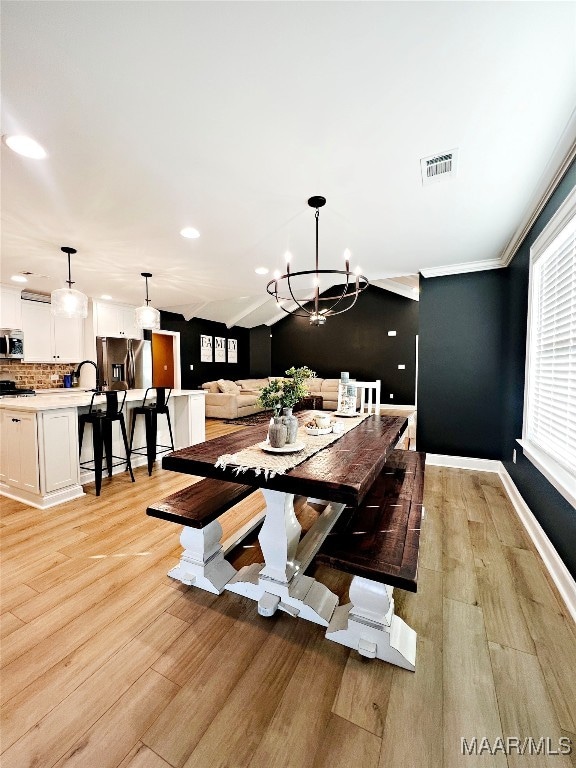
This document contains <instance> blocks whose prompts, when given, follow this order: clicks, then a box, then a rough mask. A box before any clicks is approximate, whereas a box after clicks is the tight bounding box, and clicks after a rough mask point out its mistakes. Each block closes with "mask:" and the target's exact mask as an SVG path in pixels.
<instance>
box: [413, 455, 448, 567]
mask: <svg viewBox="0 0 576 768" xmlns="http://www.w3.org/2000/svg"><path fill="white" fill-rule="evenodd" d="M426 471H428V470H426ZM443 538H444V524H443V515H442V507H441V506H440V505H439V504H438V503H437V502H435V501H430V502H428V503H427V504H425V505H424V516H423V519H422V531H421V533H420V553H419V556H418V557H419V560H418V567H419V568H428V569H429V570H433V571H441V570H442V541H443Z"/></svg>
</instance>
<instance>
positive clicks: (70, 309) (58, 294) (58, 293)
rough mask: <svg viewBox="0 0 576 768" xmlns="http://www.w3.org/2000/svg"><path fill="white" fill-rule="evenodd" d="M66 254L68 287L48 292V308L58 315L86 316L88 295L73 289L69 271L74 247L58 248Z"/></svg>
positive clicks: (74, 250) (74, 251)
mask: <svg viewBox="0 0 576 768" xmlns="http://www.w3.org/2000/svg"><path fill="white" fill-rule="evenodd" d="M60 250H61V251H63V252H64V253H66V254H68V280H66V282H67V283H68V288H57V289H56V290H55V291H52V293H51V294H50V310H51V312H52V314H53V315H57V316H59V317H88V296H86V295H85V294H84V293H80V291H75V290H74V289H73V288H72V286H73V285H74V282H73V280H72V274H71V271H70V256H71V254H73V253H77V251H76V248H70V247H68V246H66V245H64V246H62V248H60Z"/></svg>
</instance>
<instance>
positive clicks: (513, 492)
mask: <svg viewBox="0 0 576 768" xmlns="http://www.w3.org/2000/svg"><path fill="white" fill-rule="evenodd" d="M426 464H430V465H433V466H437V467H454V468H456V469H471V470H477V471H480V472H496V473H497V474H498V475H499V477H500V479H501V480H502V484H503V486H504V489H505V491H506V493H507V494H508V498H509V499H510V501H511V503H512V506H513V507H514V509H515V510H516V514H517V515H518V517H519V518H520V522H521V523H522V525H523V526H524V528H525V529H526V532H527V534H528V536H530V539H531V540H532V542H533V543H534V546H535V547H536V549H537V550H538V552H539V554H540V557H541V558H542V561H543V563H544V565H545V566H546V568H547V570H548V573H549V574H550V576H551V577H552V580H553V582H554V584H555V585H556V588H557V590H558V592H559V593H560V595H561V597H562V599H563V600H564V603H565V604H566V608H567V609H568V612H569V613H570V615H571V616H572V618H573V619H574V621H575V622H576V581H574V579H573V578H572V576H571V574H570V571H569V570H568V568H567V567H566V565H565V564H564V561H563V560H562V558H561V557H560V555H559V554H558V552H557V551H556V549H555V548H554V545H553V544H552V542H551V541H550V539H549V538H548V536H546V534H545V532H544V530H543V528H542V526H541V525H540V523H539V522H538V520H537V519H536V518H535V516H534V513H533V512H532V510H531V509H530V507H529V506H528V504H526V502H525V501H524V499H523V497H522V495H521V493H520V491H519V490H518V488H516V485H515V484H514V481H513V480H512V478H511V477H510V475H509V474H508V472H507V471H506V468H505V467H504V464H502V462H501V461H495V460H492V459H474V458H469V457H467V456H447V455H443V454H439V453H427V454H426Z"/></svg>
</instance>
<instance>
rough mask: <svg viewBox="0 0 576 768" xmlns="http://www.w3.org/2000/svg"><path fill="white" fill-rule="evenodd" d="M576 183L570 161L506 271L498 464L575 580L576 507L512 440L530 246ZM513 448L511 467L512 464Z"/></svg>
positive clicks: (518, 428) (518, 429)
mask: <svg viewBox="0 0 576 768" xmlns="http://www.w3.org/2000/svg"><path fill="white" fill-rule="evenodd" d="M575 185H576V163H573V164H572V166H571V167H570V169H569V170H568V172H567V173H566V174H565V175H564V178H563V179H562V181H561V183H560V184H559V185H558V187H557V188H556V190H555V192H554V194H553V195H552V197H551V198H550V200H549V201H548V203H547V204H546V206H545V207H544V209H543V211H542V213H541V214H540V215H539V216H538V218H537V219H536V221H535V223H534V226H533V227H532V229H531V230H530V232H529V233H528V235H527V237H526V239H525V240H524V242H523V243H522V246H521V247H520V249H519V250H518V252H517V253H516V255H515V256H514V258H513V259H512V261H511V263H510V266H509V267H508V269H507V270H506V272H507V278H508V285H507V291H506V297H507V307H506V309H507V313H506V336H505V342H506V345H505V358H506V378H505V386H504V389H503V392H504V413H503V415H504V419H503V427H502V429H503V435H502V461H503V463H504V466H505V468H506V471H507V472H508V474H509V475H510V477H511V478H512V480H513V481H514V483H515V485H516V487H517V488H518V490H519V491H520V493H521V494H522V497H523V498H524V500H525V501H526V503H527V504H528V506H529V507H530V509H531V510H532V512H533V514H534V515H535V517H536V518H537V520H538V522H539V523H540V525H541V526H542V528H543V529H544V531H545V532H546V535H547V536H548V538H549V539H550V541H551V542H552V544H553V545H554V547H555V549H556V551H557V552H558V554H559V555H560V557H561V558H562V559H563V560H564V562H565V563H566V566H567V567H568V569H569V570H570V572H571V573H572V575H573V576H575V577H576V509H574V507H573V506H572V505H571V504H570V503H569V502H568V501H566V499H565V498H564V497H563V496H562V495H561V494H560V493H558V491H557V490H556V489H555V488H554V487H553V486H552V485H550V483H549V482H548V481H547V480H546V478H545V477H544V475H542V473H541V472H540V471H539V470H538V469H536V467H535V466H534V465H533V464H532V462H531V461H529V460H528V459H527V458H526V457H525V456H524V455H523V453H522V448H521V447H520V446H519V445H518V443H517V442H516V439H517V438H519V437H522V421H523V412H524V378H525V365H526V328H527V313H528V277H529V268H530V248H531V247H532V244H533V243H534V241H535V240H536V238H537V237H538V236H539V235H540V233H541V232H542V230H543V229H544V227H545V226H546V224H548V222H549V221H550V219H551V218H552V216H553V215H554V214H555V213H556V211H557V210H558V208H559V207H560V205H561V204H562V203H563V202H564V200H565V199H566V197H567V196H568V194H569V192H570V191H571V190H572V189H573V188H574V186H575ZM514 449H516V456H517V458H516V464H514V463H513V461H512V451H513V450H514Z"/></svg>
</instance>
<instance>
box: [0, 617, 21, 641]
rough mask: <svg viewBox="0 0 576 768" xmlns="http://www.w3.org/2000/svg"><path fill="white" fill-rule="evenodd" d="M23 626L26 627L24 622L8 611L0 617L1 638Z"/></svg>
mask: <svg viewBox="0 0 576 768" xmlns="http://www.w3.org/2000/svg"><path fill="white" fill-rule="evenodd" d="M22 626H24V622H23V621H22V620H21V619H19V618H18V616H15V615H14V614H13V613H10V612H9V611H6V612H5V613H3V614H2V615H0V638H4V637H7V636H8V635H10V634H11V633H12V632H14V630H16V629H20V627H22Z"/></svg>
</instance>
